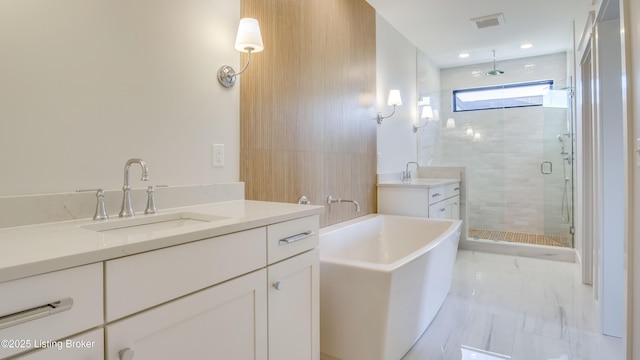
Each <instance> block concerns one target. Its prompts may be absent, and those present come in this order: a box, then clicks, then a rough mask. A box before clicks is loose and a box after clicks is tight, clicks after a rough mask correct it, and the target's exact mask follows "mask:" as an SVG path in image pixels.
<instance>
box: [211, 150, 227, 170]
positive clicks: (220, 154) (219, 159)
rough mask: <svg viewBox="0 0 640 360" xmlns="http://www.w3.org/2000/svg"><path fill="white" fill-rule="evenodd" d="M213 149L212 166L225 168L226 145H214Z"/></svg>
mask: <svg viewBox="0 0 640 360" xmlns="http://www.w3.org/2000/svg"><path fill="white" fill-rule="evenodd" d="M211 149H212V150H211V153H212V156H213V159H212V163H211V165H212V166H213V167H224V144H212V145H211Z"/></svg>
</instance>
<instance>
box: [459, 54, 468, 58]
mask: <svg viewBox="0 0 640 360" xmlns="http://www.w3.org/2000/svg"><path fill="white" fill-rule="evenodd" d="M458 57H460V58H461V59H464V58H468V57H469V54H467V53H460V55H458Z"/></svg>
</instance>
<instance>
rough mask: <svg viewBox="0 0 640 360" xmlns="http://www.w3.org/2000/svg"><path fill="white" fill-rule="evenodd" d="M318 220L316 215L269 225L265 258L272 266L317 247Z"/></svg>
mask: <svg viewBox="0 0 640 360" xmlns="http://www.w3.org/2000/svg"><path fill="white" fill-rule="evenodd" d="M319 229H320V220H319V218H318V216H317V215H314V216H308V217H304V218H300V219H295V220H291V221H286V222H282V223H279V224H274V225H269V226H268V227H267V258H268V263H269V264H273V263H275V262H278V261H280V260H282V259H286V258H288V257H291V256H294V255H296V254H300V253H302V252H305V251H307V250H310V249H313V248H315V247H317V246H318V230H319Z"/></svg>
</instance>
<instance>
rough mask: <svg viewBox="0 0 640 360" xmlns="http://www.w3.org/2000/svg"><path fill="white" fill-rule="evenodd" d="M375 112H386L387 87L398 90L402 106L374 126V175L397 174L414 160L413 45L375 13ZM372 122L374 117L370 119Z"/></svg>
mask: <svg viewBox="0 0 640 360" xmlns="http://www.w3.org/2000/svg"><path fill="white" fill-rule="evenodd" d="M376 67H377V69H376V72H377V74H376V75H377V79H376V82H377V91H376V92H377V104H378V106H377V111H380V112H382V113H383V115H388V114H389V113H391V111H392V108H391V107H390V106H387V99H388V96H389V90H391V89H399V90H400V94H401V96H402V105H401V106H398V107H397V110H396V113H395V115H393V117H391V118H389V119H385V120H384V122H383V123H382V125H378V150H377V151H378V174H384V173H399V172H400V171H401V170H404V167H405V165H406V163H407V162H408V161H416V156H417V150H416V135H415V134H414V133H413V131H412V130H411V126H412V124H413V123H414V121H415V119H416V108H417V101H416V98H417V95H416V47H415V46H414V45H413V44H412V43H411V42H409V40H407V39H406V38H405V37H404V36H402V35H401V34H400V33H399V32H398V31H397V30H396V29H395V28H393V27H392V26H391V25H390V24H389V23H388V22H387V21H386V20H385V19H383V18H382V17H381V16H380V15H379V14H376ZM372 121H375V120H372Z"/></svg>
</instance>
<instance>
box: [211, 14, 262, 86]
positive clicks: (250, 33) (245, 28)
mask: <svg viewBox="0 0 640 360" xmlns="http://www.w3.org/2000/svg"><path fill="white" fill-rule="evenodd" d="M235 48H236V50H238V51H240V52H245V53H247V54H248V57H247V64H246V65H245V66H244V68H242V70H241V71H240V72H239V73H236V72H235V70H233V68H232V67H231V66H229V65H222V66H221V67H220V68H219V69H218V81H219V82H220V84H222V86H224V87H226V88H230V87H233V85H235V83H236V77H237V76H239V75H240V74H242V73H243V72H245V71H246V70H247V68H248V67H249V62H250V61H251V53H252V52H260V51H262V50H264V45H263V44H262V34H261V33H260V25H258V20H256V19H252V18H243V19H240V24H239V25H238V34H237V35H236V46H235Z"/></svg>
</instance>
